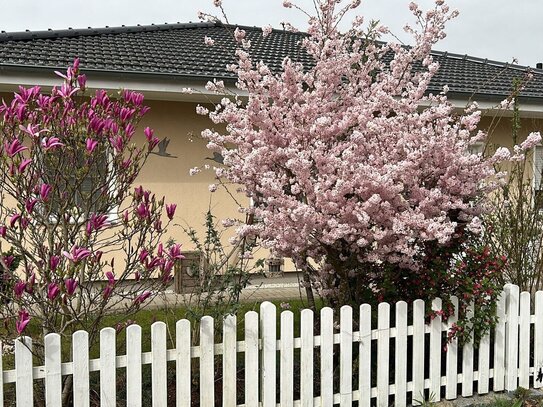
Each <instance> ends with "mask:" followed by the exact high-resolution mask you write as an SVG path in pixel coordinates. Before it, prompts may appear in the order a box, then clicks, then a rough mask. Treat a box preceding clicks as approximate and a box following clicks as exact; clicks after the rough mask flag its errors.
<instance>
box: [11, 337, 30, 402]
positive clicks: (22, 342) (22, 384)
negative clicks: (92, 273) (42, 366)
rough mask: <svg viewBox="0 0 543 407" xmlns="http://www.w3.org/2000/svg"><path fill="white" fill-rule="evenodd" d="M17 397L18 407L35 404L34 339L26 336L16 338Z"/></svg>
mask: <svg viewBox="0 0 543 407" xmlns="http://www.w3.org/2000/svg"><path fill="white" fill-rule="evenodd" d="M15 369H16V372H17V373H16V375H17V379H16V381H15V397H16V402H17V407H27V406H33V405H34V391H33V389H34V383H33V375H32V339H31V338H29V337H27V336H25V337H23V338H20V339H17V340H15Z"/></svg>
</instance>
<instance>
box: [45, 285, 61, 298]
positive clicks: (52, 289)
mask: <svg viewBox="0 0 543 407" xmlns="http://www.w3.org/2000/svg"><path fill="white" fill-rule="evenodd" d="M59 294H60V288H59V287H58V284H57V283H50V284H49V285H48V286H47V298H49V299H50V300H51V301H53V300H54V299H55V298H57V297H58V295H59Z"/></svg>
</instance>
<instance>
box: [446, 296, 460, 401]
mask: <svg viewBox="0 0 543 407" xmlns="http://www.w3.org/2000/svg"><path fill="white" fill-rule="evenodd" d="M451 302H452V304H453V307H454V314H453V315H452V316H450V317H449V320H448V323H447V326H448V328H449V329H451V327H452V326H453V325H454V324H455V323H456V321H457V320H458V298H456V297H455V296H452V297H451ZM457 385H458V339H457V338H454V339H452V340H451V341H450V342H449V344H448V345H447V382H446V385H445V398H446V399H447V400H453V399H455V398H456V396H457Z"/></svg>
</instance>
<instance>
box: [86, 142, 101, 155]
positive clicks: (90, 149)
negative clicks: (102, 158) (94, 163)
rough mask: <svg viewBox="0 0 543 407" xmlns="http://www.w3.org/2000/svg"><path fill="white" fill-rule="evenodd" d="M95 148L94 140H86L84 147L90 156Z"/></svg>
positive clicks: (96, 143) (96, 144)
mask: <svg viewBox="0 0 543 407" xmlns="http://www.w3.org/2000/svg"><path fill="white" fill-rule="evenodd" d="M96 146H98V142H97V141H96V140H93V139H91V138H88V139H87V143H86V147H87V152H88V153H89V154H92V152H93V151H94V149H95V148H96Z"/></svg>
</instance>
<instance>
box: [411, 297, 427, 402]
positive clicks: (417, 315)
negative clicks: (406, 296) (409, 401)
mask: <svg viewBox="0 0 543 407" xmlns="http://www.w3.org/2000/svg"><path fill="white" fill-rule="evenodd" d="M424 331H425V324H424V301H423V300H415V301H414V302H413V392H412V394H413V405H419V404H420V402H422V401H423V400H424V336H425V332H424Z"/></svg>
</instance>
